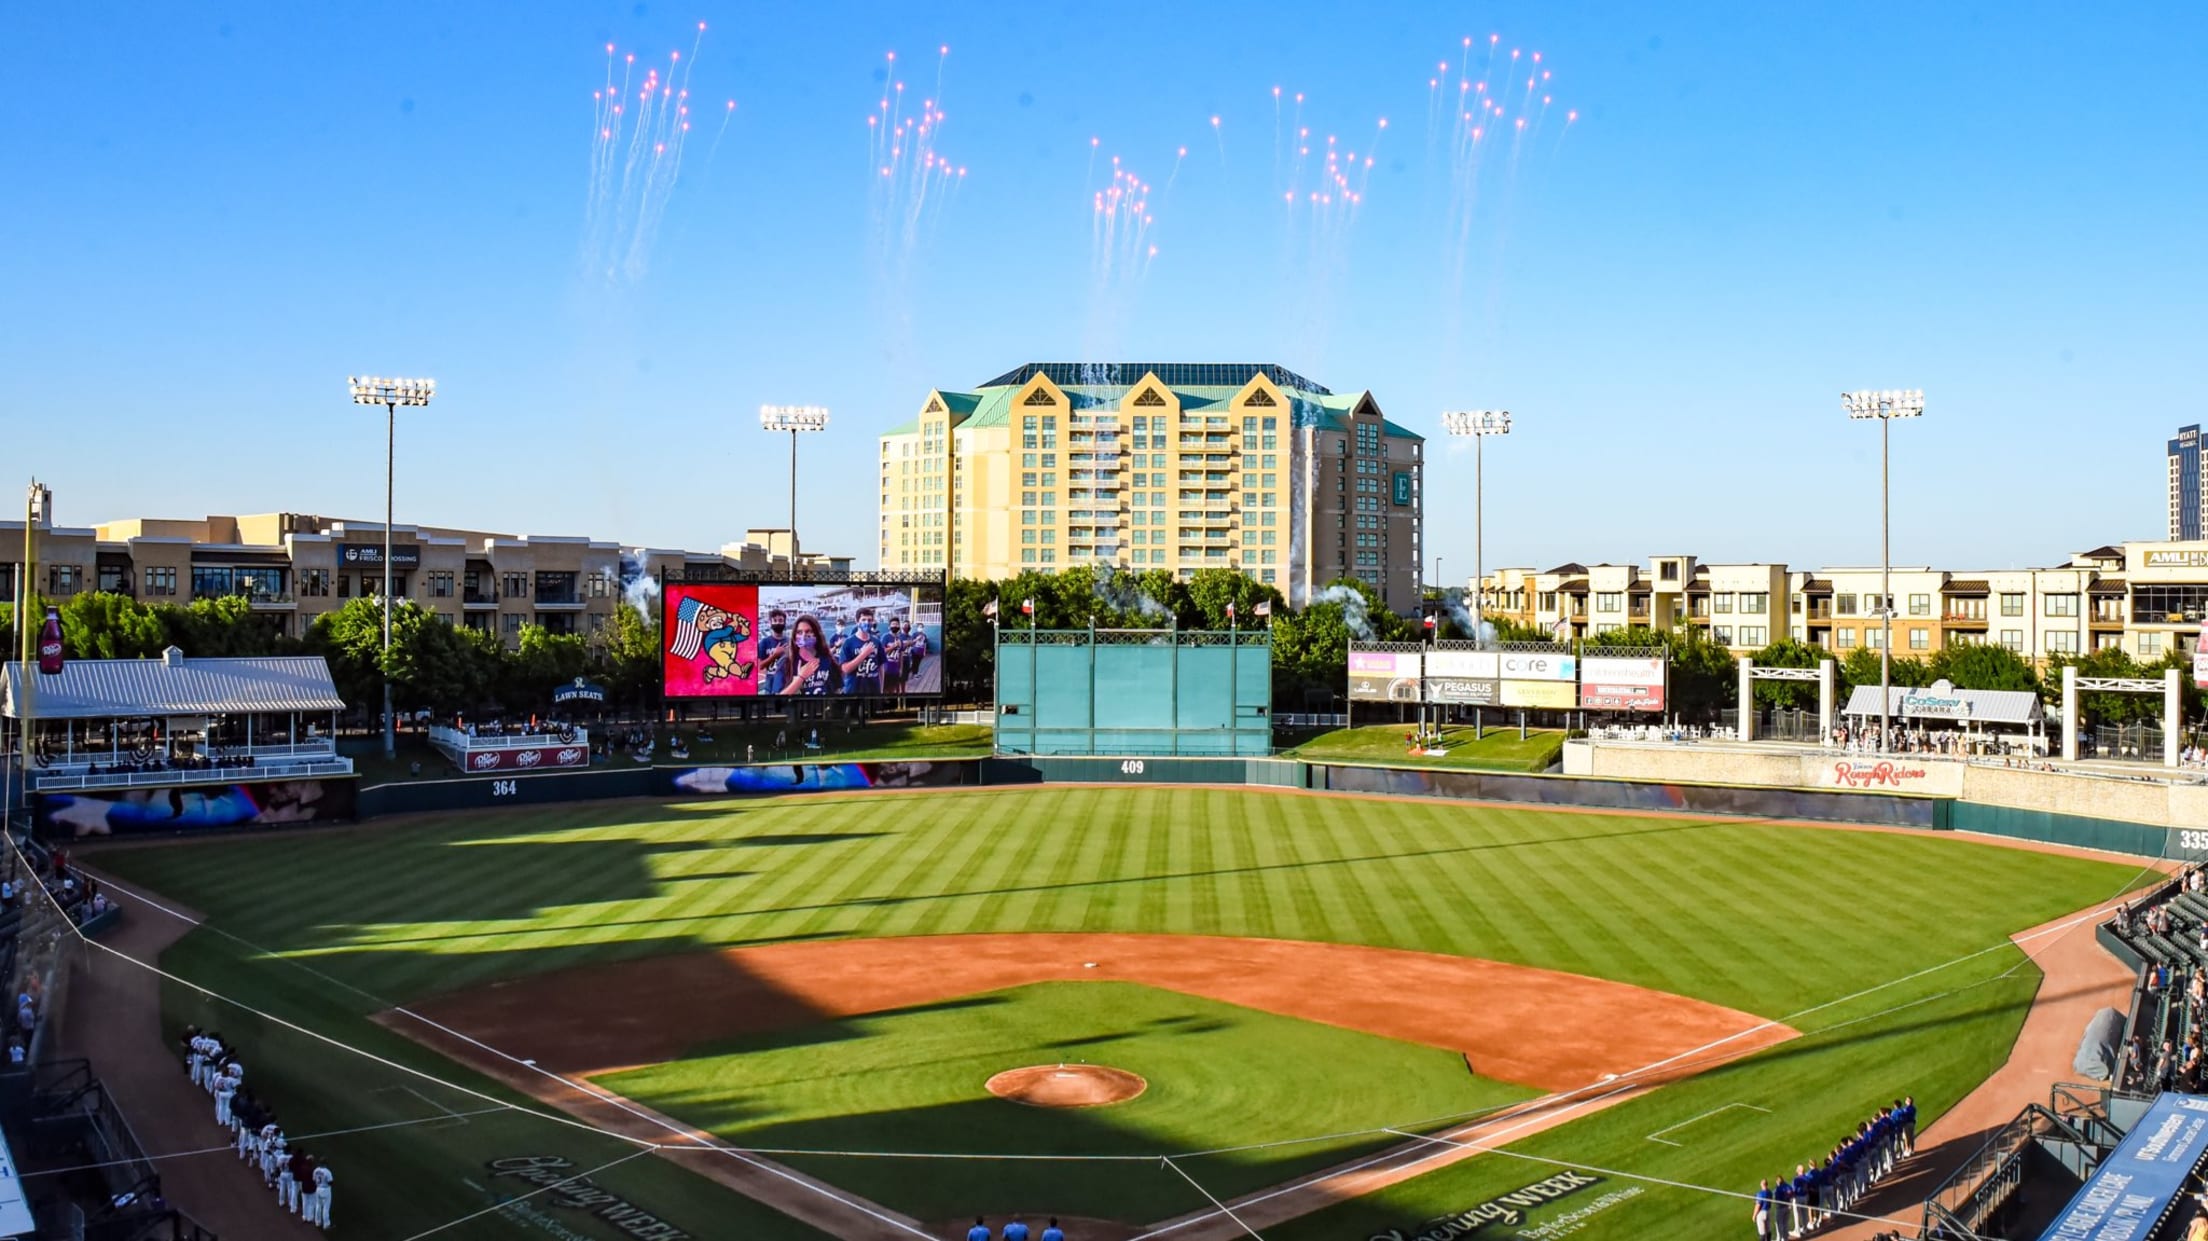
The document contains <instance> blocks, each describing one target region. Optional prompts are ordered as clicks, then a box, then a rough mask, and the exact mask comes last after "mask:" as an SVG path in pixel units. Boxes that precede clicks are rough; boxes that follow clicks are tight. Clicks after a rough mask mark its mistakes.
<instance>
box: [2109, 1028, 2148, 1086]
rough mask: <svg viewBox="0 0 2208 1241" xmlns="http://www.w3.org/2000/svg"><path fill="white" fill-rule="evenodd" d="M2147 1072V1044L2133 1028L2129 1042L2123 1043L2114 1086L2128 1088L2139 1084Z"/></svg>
mask: <svg viewBox="0 0 2208 1241" xmlns="http://www.w3.org/2000/svg"><path fill="white" fill-rule="evenodd" d="M2146 1073H2147V1045H2146V1042H2145V1040H2143V1039H2141V1038H2140V1037H2139V1032H2138V1031H2136V1030H2134V1031H2132V1034H2131V1039H2130V1041H2129V1042H2127V1043H2125V1044H2124V1058H2123V1060H2122V1061H2120V1062H2119V1063H2118V1065H2117V1068H2116V1088H2117V1089H2118V1090H2128V1089H2130V1088H2132V1087H2134V1086H2137V1085H2138V1084H2140V1082H2141V1081H2142V1080H2144V1079H2145V1077H2146Z"/></svg>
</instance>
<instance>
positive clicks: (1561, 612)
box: [1468, 541, 2208, 663]
mask: <svg viewBox="0 0 2208 1241" xmlns="http://www.w3.org/2000/svg"><path fill="white" fill-rule="evenodd" d="M1882 579H1883V581H1884V582H1885V583H1886V587H1887V590H1888V592H1890V598H1891V603H1890V606H1891V608H1892V618H1891V626H1892V632H1893V642H1894V653H1895V654H1896V655H1913V656H1918V657H1922V656H1925V655H1929V654H1931V653H1932V652H1934V651H1938V650H1941V649H1943V648H1945V647H1948V646H1954V645H1960V644H1965V643H1993V644H1996V645H1999V646H2004V647H2007V648H2008V649H2010V650H2012V651H2015V652H2017V653H2018V654H2020V655H2024V656H2026V657H2028V658H2030V659H2032V660H2034V661H2036V662H2040V663H2044V662H2045V661H2046V660H2048V659H2049V658H2052V657H2055V656H2063V655H2076V654H2081V653H2084V652H2089V651H2094V650H2101V649H2105V648H2109V647H2121V648H2122V649H2123V650H2125V651H2126V652H2128V653H2129V654H2130V655H2132V656H2133V657H2134V658H2136V659H2139V660H2142V661H2147V662H2151V661H2154V660H2158V659H2161V658H2162V657H2163V656H2164V655H2167V654H2168V653H2169V652H2171V651H2173V650H2178V651H2187V652H2190V651H2192V650H2195V649H2196V648H2197V644H2198V642H2199V639H2200V637H2201V634H2202V623H2203V618H2204V616H2208V543H2203V542H2198V541H2190V542H2188V541H2178V542H2131V543H2123V544H2115V545H2110V546H2105V547H2097V548H2094V549H2093V550H2091V551H2087V552H2079V553H2077V554H2075V555H2072V556H2070V557H2069V558H2068V560H2067V562H2066V563H2063V564H2059V565H2051V566H2048V567H2045V568H2025V569H1991V570H1948V569H1936V568H1933V567H1931V566H1928V565H1905V566H1896V567H1894V568H1893V569H1892V570H1891V572H1890V573H1884V574H1882V573H1881V571H1880V569H1879V568H1878V567H1877V566H1870V567H1854V566H1849V567H1837V568H1829V569H1815V570H1797V571H1790V570H1789V569H1788V568H1787V566H1785V565H1784V564H1778V563H1769V564H1706V563H1703V562H1701V561H1698V560H1696V559H1695V558H1694V557H1692V556H1682V555H1669V556H1655V557H1651V558H1650V559H1649V562H1648V565H1647V567H1646V568H1645V569H1644V568H1643V567H1642V566H1639V565H1605V564H1598V565H1583V564H1578V563H1576V562H1575V563H1569V564H1563V565H1559V566H1557V567H1556V568H1554V569H1550V570H1548V571H1546V572H1536V571H1534V570H1531V569H1524V568H1504V569H1497V570H1495V571H1494V572H1492V573H1490V574H1488V575H1487V579H1486V582H1485V589H1484V591H1483V592H1482V598H1483V604H1484V607H1485V609H1486V610H1487V612H1488V613H1490V614H1492V615H1502V616H1508V617H1510V618H1512V619H1513V620H1516V621H1518V622H1519V623H1521V624H1526V625H1533V626H1538V627H1539V628H1541V629H1543V630H1544V631H1547V632H1550V633H1556V634H1562V635H1567V636H1571V637H1585V636H1589V635H1592V634H1599V633H1605V632H1608V631H1611V630H1615V629H1621V628H1628V627H1635V626H1646V627H1648V628H1651V629H1658V630H1672V629H1676V628H1679V627H1681V626H1683V625H1684V626H1693V627H1696V628H1699V629H1701V630H1702V631H1703V632H1705V633H1706V634H1708V636H1709V637H1710V639H1711V640H1712V641H1715V642H1718V643H1720V644H1722V645H1725V646H1727V647H1730V648H1732V649H1733V650H1734V651H1736V652H1738V653H1743V654H1745V653H1747V652H1749V651H1754V650H1757V649H1760V648H1761V647H1763V646H1765V645H1767V644H1768V643H1769V642H1771V641H1772V640H1774V639H1776V638H1779V637H1782V636H1791V637H1792V638H1794V639H1795V640H1797V641H1800V642H1805V643H1808V644H1810V645H1812V646H1820V647H1824V648H1825V649H1827V650H1830V651H1832V652H1833V653H1834V654H1835V655H1836V656H1838V657H1841V658H1845V657H1846V656H1847V655H1848V654H1850V653H1851V652H1853V651H1855V650H1857V649H1869V650H1874V651H1875V650H1877V649H1878V648H1879V645H1880V644H1881V643H1882V642H1883V641H1884V640H1885V633H1886V625H1885V623H1883V622H1882V620H1881V617H1880V611H1879V609H1880V598H1881V582H1882ZM1478 586H1479V584H1477V583H1473V584H1468V588H1478Z"/></svg>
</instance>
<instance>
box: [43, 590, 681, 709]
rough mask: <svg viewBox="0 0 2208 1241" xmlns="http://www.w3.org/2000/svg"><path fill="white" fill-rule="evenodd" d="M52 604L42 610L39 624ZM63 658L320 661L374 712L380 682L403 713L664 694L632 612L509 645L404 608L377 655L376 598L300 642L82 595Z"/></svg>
mask: <svg viewBox="0 0 2208 1241" xmlns="http://www.w3.org/2000/svg"><path fill="white" fill-rule="evenodd" d="M50 603H51V601H41V602H40V603H39V604H38V607H37V610H36V613H35V615H34V616H33V617H32V623H33V624H34V625H43V624H44V619H43V618H44V616H45V613H46V608H47V607H48V606H49V604H50ZM52 606H54V607H55V608H56V610H57V611H58V612H59V613H60V616H61V645H62V653H63V655H64V656H65V657H67V658H69V659H148V658H152V657H154V656H158V655H159V654H160V653H161V652H162V651H164V650H166V649H168V648H169V647H171V646H174V647H176V648H177V649H179V650H181V651H183V652H184V654H185V655H186V656H190V657H199V658H218V657H232V656H249V655H320V656H322V657H323V658H324V659H325V660H326V661H328V663H329V665H330V677H331V679H332V680H333V681H334V682H336V685H337V692H338V694H339V696H340V697H342V698H344V699H345V701H346V702H348V703H351V704H353V706H355V707H356V708H360V709H362V710H374V709H376V706H377V705H378V704H380V703H381V702H382V696H383V677H384V673H385V672H386V671H388V672H389V673H390V675H391V684H392V699H393V702H394V703H395V704H396V705H397V707H398V708H399V709H401V710H405V711H414V710H421V709H427V710H430V711H435V712H439V713H447V712H454V711H459V712H467V713H474V714H480V713H484V712H506V713H533V712H539V711H543V710H546V709H548V708H549V707H550V706H551V703H552V693H553V691H554V690H555V689H557V688H558V687H559V686H561V685H565V684H567V683H569V682H572V681H573V680H574V679H575V678H576V677H585V678H588V679H590V680H592V681H595V682H597V683H599V684H601V685H603V686H605V688H606V691H607V699H608V703H609V705H616V706H626V707H630V708H632V709H642V708H645V707H648V706H651V705H654V704H656V702H657V698H658V693H659V660H658V654H659V626H658V622H657V620H656V618H654V619H651V620H647V619H646V618H645V617H644V616H641V615H639V614H638V613H637V612H636V611H635V609H633V608H627V607H623V608H618V609H616V610H615V612H614V615H613V619H612V620H611V621H610V622H609V623H608V625H607V626H606V628H604V629H602V630H600V631H598V632H597V633H594V634H589V635H583V634H561V633H553V632H551V631H549V630H547V629H544V628H541V627H539V626H536V625H524V626H522V628H521V632H520V633H519V634H518V635H517V637H516V640H515V641H514V643H513V644H512V645H511V646H509V645H508V644H507V643H505V642H503V641H501V640H500V639H499V636H498V635H497V634H494V633H491V632H490V631H488V630H482V629H472V628H469V627H467V626H465V625H452V624H447V623H445V622H444V621H442V620H440V619H438V616H437V614H436V613H435V612H432V611H430V610H429V609H427V608H424V607H422V606H421V605H419V604H417V603H415V602H413V601H412V600H401V601H400V602H399V605H398V606H397V607H396V608H394V609H393V610H392V613H391V650H390V652H389V657H388V659H386V656H385V652H384V649H383V607H382V604H381V602H380V601H379V600H376V599H374V598H359V599H353V600H350V601H348V602H347V603H346V604H345V606H344V607H341V608H339V609H337V610H336V611H334V612H326V613H323V614H322V615H320V616H317V617H315V618H314V622H313V624H311V625H309V626H308V627H307V630H306V632H305V633H303V634H301V635H299V636H297V637H290V636H286V635H284V634H282V633H280V632H278V630H277V628H276V626H275V625H274V624H272V623H271V618H270V617H269V615H268V614H266V613H259V612H255V611H254V610H253V607H252V604H251V603H250V602H248V601H247V600H246V599H244V598H243V597H240V596H225V597H220V598H209V599H195V600H193V601H192V602H190V603H188V604H173V603H141V602H139V601H138V600H135V599H132V598H131V597H130V596H128V595H120V594H110V593H107V592H104V591H82V592H79V593H77V594H75V595H71V596H70V597H69V598H67V599H66V600H63V601H61V602H60V603H58V604H52ZM0 617H4V618H5V620H4V621H0V636H4V637H5V638H6V640H7V641H8V643H9V645H8V646H7V647H6V648H5V649H6V650H8V651H9V652H10V653H11V654H12V653H13V652H14V651H15V650H16V647H15V645H14V642H15V634H16V629H15V616H14V609H13V608H12V607H6V606H0Z"/></svg>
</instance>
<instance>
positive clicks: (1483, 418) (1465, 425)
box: [1436, 409, 1510, 642]
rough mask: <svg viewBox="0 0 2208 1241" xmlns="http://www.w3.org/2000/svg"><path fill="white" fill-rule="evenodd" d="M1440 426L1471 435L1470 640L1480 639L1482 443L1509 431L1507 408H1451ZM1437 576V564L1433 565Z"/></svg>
mask: <svg viewBox="0 0 2208 1241" xmlns="http://www.w3.org/2000/svg"><path fill="white" fill-rule="evenodd" d="M1441 425H1442V429H1443V430H1445V431H1447V432H1448V433H1449V434H1451V435H1453V436H1458V437H1463V436H1470V437H1472V640H1473V641H1474V642H1479V641H1482V639H1481V637H1480V634H1481V631H1482V630H1483V629H1485V628H1486V624H1485V622H1486V612H1487V575H1486V569H1487V566H1486V563H1485V561H1486V556H1485V550H1486V549H1485V548H1484V547H1483V546H1482V543H1483V540H1484V537H1485V534H1486V531H1485V529H1484V521H1485V518H1486V513H1485V500H1486V478H1487V469H1486V466H1487V463H1486V460H1485V457H1486V454H1485V452H1484V451H1483V447H1482V446H1483V445H1485V444H1486V443H1487V437H1488V436H1490V435H1508V434H1510V411H1509V410H1507V409H1452V410H1449V411H1447V412H1445V413H1443V414H1442V416H1441ZM1436 576H1439V568H1438V566H1437V568H1436Z"/></svg>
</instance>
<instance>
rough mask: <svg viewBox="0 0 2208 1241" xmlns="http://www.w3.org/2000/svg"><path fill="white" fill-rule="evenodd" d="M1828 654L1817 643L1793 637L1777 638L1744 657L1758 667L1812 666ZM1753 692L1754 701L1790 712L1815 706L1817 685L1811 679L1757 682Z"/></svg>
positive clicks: (1812, 708)
mask: <svg viewBox="0 0 2208 1241" xmlns="http://www.w3.org/2000/svg"><path fill="white" fill-rule="evenodd" d="M1830 657H1831V656H1830V654H1829V653H1828V652H1827V651H1826V650H1825V649H1824V648H1823V647H1821V646H1811V645H1810V644H1809V643H1807V642H1797V641H1795V640H1794V639H1793V638H1780V639H1779V640H1778V641H1776V642H1773V643H1772V644H1771V645H1769V646H1767V647H1764V648H1763V649H1762V650H1760V651H1757V652H1756V653H1755V654H1753V655H1751V656H1749V657H1748V658H1749V659H1750V660H1751V661H1752V662H1753V663H1754V664H1755V665H1756V666H1757V667H1758V668H1814V667H1816V666H1817V665H1818V664H1821V663H1823V662H1824V661H1825V660H1826V659H1828V658H1830ZM1755 694H1756V702H1757V703H1758V704H1759V705H1761V706H1766V707H1778V708H1781V709H1784V710H1790V711H1813V710H1816V708H1817V684H1816V682H1814V681H1758V682H1756V686H1755Z"/></svg>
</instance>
